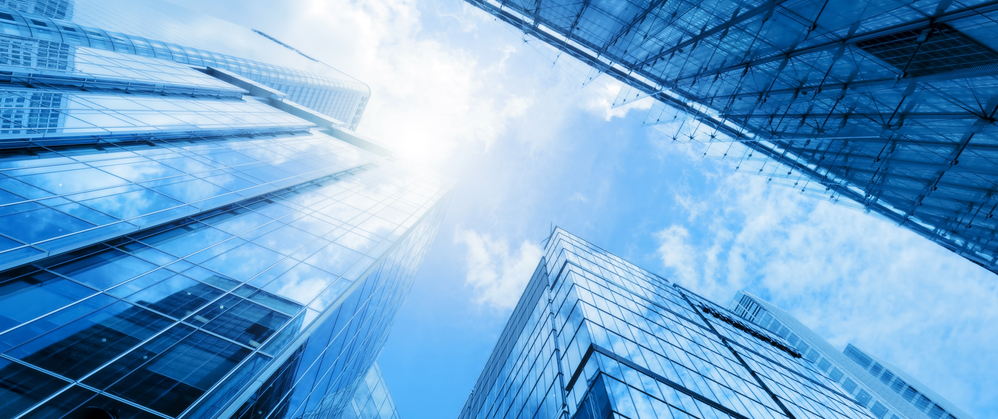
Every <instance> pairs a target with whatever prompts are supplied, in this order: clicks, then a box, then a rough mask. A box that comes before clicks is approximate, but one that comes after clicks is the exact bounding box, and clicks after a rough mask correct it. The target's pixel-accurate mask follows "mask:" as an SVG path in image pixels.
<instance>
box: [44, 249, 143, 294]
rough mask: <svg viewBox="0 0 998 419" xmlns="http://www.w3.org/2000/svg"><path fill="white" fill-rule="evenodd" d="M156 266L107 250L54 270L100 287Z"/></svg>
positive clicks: (112, 284) (114, 283)
mask: <svg viewBox="0 0 998 419" xmlns="http://www.w3.org/2000/svg"><path fill="white" fill-rule="evenodd" d="M155 268H156V265H153V264H151V263H149V262H146V261H144V260H142V259H139V258H136V257H134V256H130V255H128V254H126V253H124V252H121V251H118V250H105V251H103V252H100V253H96V254H92V255H89V256H87V257H83V258H80V259H77V260H75V261H72V262H69V263H67V264H65V265H62V266H57V267H55V268H53V270H54V271H56V272H58V273H61V274H63V275H66V276H68V277H71V278H73V279H75V280H77V281H80V282H83V283H85V284H88V285H93V286H94V287H97V288H99V289H106V288H110V287H113V286H115V285H118V284H120V283H122V282H124V281H125V280H128V279H130V278H134V277H136V276H138V275H141V274H143V273H146V272H149V271H151V270H153V269H155Z"/></svg>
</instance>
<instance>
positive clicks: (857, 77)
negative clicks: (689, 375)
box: [467, 0, 998, 272]
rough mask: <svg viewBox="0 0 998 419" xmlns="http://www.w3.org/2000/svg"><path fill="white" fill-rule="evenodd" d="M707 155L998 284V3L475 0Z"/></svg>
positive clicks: (932, 0)
mask: <svg viewBox="0 0 998 419" xmlns="http://www.w3.org/2000/svg"><path fill="white" fill-rule="evenodd" d="M467 1H468V2H469V3H471V4H473V5H475V6H477V7H479V8H481V9H482V10H484V11H486V12H487V13H490V14H492V15H494V16H495V17H496V18H498V19H499V20H501V21H504V22H506V23H509V24H510V25H512V26H514V27H515V28H516V29H518V30H521V31H523V32H525V33H526V34H528V35H530V36H532V37H536V38H537V39H539V40H540V41H542V42H544V43H547V44H548V45H550V46H551V47H553V48H556V49H557V50H559V51H561V52H563V53H564V54H566V55H567V56H571V57H574V58H576V59H578V60H580V61H582V62H583V63H585V64H588V65H590V66H592V68H593V72H594V74H607V75H609V76H611V77H614V78H616V79H618V80H620V81H622V82H624V83H625V86H626V87H625V88H624V89H622V90H621V92H620V95H619V97H618V98H617V100H616V102H615V105H623V104H628V103H631V102H633V101H635V100H639V99H643V98H647V97H651V99H649V100H653V101H654V105H653V106H652V107H651V110H650V111H648V114H647V116H646V123H647V124H649V125H655V126H657V127H658V128H660V129H661V130H662V131H663V132H665V133H666V134H667V135H668V136H670V137H672V138H673V139H674V140H676V141H683V142H693V143H697V146H698V147H699V148H700V149H701V150H702V151H703V153H704V155H705V156H713V157H717V158H720V159H723V160H726V161H729V162H731V163H732V165H734V166H736V167H737V168H738V169H739V170H744V171H747V172H750V173H757V174H760V175H763V176H766V177H767V178H769V179H770V180H771V181H773V182H776V183H783V184H787V185H788V186H791V187H794V188H796V189H799V190H801V191H802V192H803V193H807V194H817V195H821V196H824V197H827V198H829V199H831V200H832V201H839V200H840V199H841V200H842V201H844V202H849V203H850V204H851V205H858V206H860V207H861V208H864V209H865V210H868V211H872V212H874V213H876V214H879V215H881V216H883V217H885V218H887V219H888V220H890V221H892V222H895V223H898V224H900V225H902V226H904V227H906V228H908V229H910V230H912V231H914V232H916V233H918V234H919V235H921V236H923V237H926V238H928V239H929V240H932V241H934V242H936V243H938V244H940V245H941V246H943V247H945V248H947V249H949V250H951V251H953V252H955V253H957V254H960V255H962V256H964V257H966V258H967V259H970V260H971V261H973V262H975V263H977V264H979V265H981V266H984V267H985V268H986V269H989V270H991V271H993V272H998V241H996V240H995V233H996V227H998V218H994V217H993V216H994V213H995V210H996V209H998V193H996V191H998V134H996V133H998V130H996V128H995V124H994V122H995V119H994V117H995V112H996V110H998V78H996V74H998V51H996V50H998V38H996V37H995V33H996V32H995V30H996V29H998V24H996V21H995V19H996V17H998V3H996V2H993V1H952V0H941V1H936V0H930V1H917V2H916V1H897V0H862V1H849V2H841V1H838V2H836V1H830V0H799V1H784V0H774V1H764V0H757V1H754V0H750V1H740V0H708V1H690V0H680V1H659V0H640V1H629V0H538V1H534V0H467Z"/></svg>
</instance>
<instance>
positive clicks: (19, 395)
mask: <svg viewBox="0 0 998 419" xmlns="http://www.w3.org/2000/svg"><path fill="white" fill-rule="evenodd" d="M68 384H69V383H68V382H66V381H63V380H60V379H58V378H55V377H53V376H51V375H48V374H45V373H43V372H40V371H37V370H34V369H31V368H28V367H25V366H23V365H21V364H17V363H14V362H11V361H8V360H6V359H2V358H0V412H4V413H5V416H7V412H9V415H16V414H18V413H20V412H22V411H24V410H25V409H27V408H29V407H31V406H32V405H34V404H36V403H38V402H41V401H42V400H44V399H45V398H46V397H49V396H51V395H52V394H53V393H55V392H56V391H59V390H60V389H62V388H63V387H66V385H68Z"/></svg>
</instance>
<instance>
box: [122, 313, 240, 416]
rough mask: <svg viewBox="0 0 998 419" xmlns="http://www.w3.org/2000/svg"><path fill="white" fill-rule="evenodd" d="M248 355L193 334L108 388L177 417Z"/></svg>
mask: <svg viewBox="0 0 998 419" xmlns="http://www.w3.org/2000/svg"><path fill="white" fill-rule="evenodd" d="M249 353H250V350H249V349H247V348H244V347H242V346H239V345H236V344H234V343H229V342H226V341H224V340H222V339H219V338H216V337H214V336H211V335H208V334H206V333H203V332H195V333H194V334H193V335H190V336H188V337H187V338H185V339H184V340H183V341H181V342H180V343H178V344H177V345H175V346H173V347H172V348H170V349H169V350H167V351H166V352H164V353H163V354H161V355H159V356H156V357H155V358H153V359H152V361H150V362H149V363H147V364H145V365H142V366H141V367H139V368H138V369H137V370H136V371H135V372H133V373H131V374H130V375H128V376H127V377H125V379H123V380H121V381H119V382H118V383H117V384H115V385H113V386H111V389H110V392H111V393H113V394H116V395H119V396H121V397H124V398H126V399H129V400H132V401H135V402H137V403H139V404H142V405H144V406H149V407H151V408H153V409H155V410H157V411H160V412H163V413H166V414H167V415H171V416H176V415H179V414H180V413H181V412H183V411H184V409H186V408H187V407H188V406H190V405H191V404H192V403H194V401H195V400H197V399H198V397H201V395H202V394H204V393H205V391H207V390H208V389H209V388H210V387H211V386H212V385H213V384H215V383H216V382H217V381H218V380H220V379H221V378H222V376H223V375H225V374H226V373H228V372H229V370H231V369H232V368H234V367H235V366H236V364H237V363H239V361H241V360H242V359H243V358H245V357H246V356H247V355H249Z"/></svg>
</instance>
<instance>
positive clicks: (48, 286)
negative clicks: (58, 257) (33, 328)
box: [0, 268, 95, 331]
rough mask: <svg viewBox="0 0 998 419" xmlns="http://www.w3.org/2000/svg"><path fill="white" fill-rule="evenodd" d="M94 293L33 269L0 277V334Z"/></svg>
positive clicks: (78, 285) (68, 281) (0, 275)
mask: <svg viewBox="0 0 998 419" xmlns="http://www.w3.org/2000/svg"><path fill="white" fill-rule="evenodd" d="M94 293H95V291H94V290H92V289H90V288H87V287H84V286H83V285H80V284H77V283H75V282H73V281H70V280H67V279H65V278H61V277H58V276H56V275H53V274H51V273H48V272H44V271H39V270H35V269H30V268H28V269H16V270H12V271H7V272H4V273H3V274H0V331H3V330H6V329H9V328H11V327H14V326H17V325H19V324H21V323H24V322H26V321H28V320H31V319H33V318H35V317H38V316H41V315H44V314H46V313H49V312H52V311H55V310H57V309H59V308H61V307H64V306H67V305H69V304H72V303H74V302H76V301H79V300H82V299H83V298H86V297H87V296H90V295H93V294H94Z"/></svg>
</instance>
